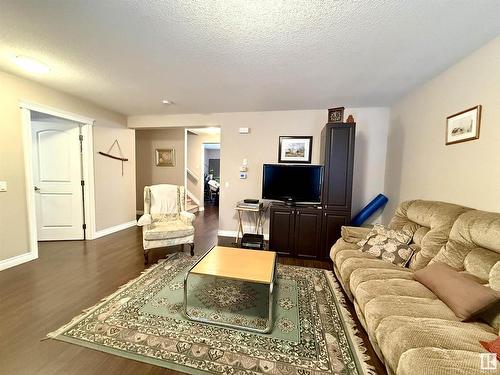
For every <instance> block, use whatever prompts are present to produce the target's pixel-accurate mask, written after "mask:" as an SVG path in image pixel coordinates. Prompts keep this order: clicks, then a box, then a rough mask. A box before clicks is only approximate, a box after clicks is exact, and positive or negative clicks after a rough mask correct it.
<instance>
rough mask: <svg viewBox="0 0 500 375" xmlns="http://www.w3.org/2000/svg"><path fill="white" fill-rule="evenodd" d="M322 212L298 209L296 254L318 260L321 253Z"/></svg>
mask: <svg viewBox="0 0 500 375" xmlns="http://www.w3.org/2000/svg"><path fill="white" fill-rule="evenodd" d="M320 238H321V210H318V209H300V208H299V209H297V213H296V215H295V241H294V250H295V254H296V255H297V256H300V257H308V258H316V257H318V255H319V254H320V253H321V246H320Z"/></svg>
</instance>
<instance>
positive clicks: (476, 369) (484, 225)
mask: <svg viewBox="0 0 500 375" xmlns="http://www.w3.org/2000/svg"><path fill="white" fill-rule="evenodd" d="M389 227H391V228H392V229H409V230H411V231H412V233H413V240H412V245H411V246H412V247H414V249H415V251H416V254H415V255H414V256H413V258H412V260H411V261H410V264H409V268H401V267H397V266H394V265H392V264H391V263H389V262H386V261H383V260H379V259H376V258H374V257H373V256H371V255H369V254H366V253H362V252H361V251H360V250H359V247H358V246H357V245H356V243H357V242H359V241H360V240H361V239H362V238H364V236H365V235H366V234H367V232H368V231H369V229H367V228H354V227H343V228H342V238H341V239H339V240H338V241H337V243H336V244H335V245H334V246H333V247H332V249H331V253H330V257H331V259H332V260H333V264H334V271H335V274H336V275H337V278H338V279H339V281H340V283H341V285H342V287H343V288H344V290H345V292H346V294H347V295H348V297H349V298H350V299H351V301H352V302H353V303H354V307H355V310H356V313H357V315H358V317H359V320H360V322H361V324H362V325H363V327H364V328H365V330H366V331H367V333H368V336H369V338H370V341H371V342H372V344H373V347H374V349H375V351H376V352H377V354H378V356H379V357H380V359H381V360H382V362H384V364H385V366H386V368H387V371H388V373H389V374H401V375H419V374H422V375H424V374H425V375H428V374H436V375H439V374H453V375H457V374H464V375H465V374H495V373H498V374H500V364H499V366H498V368H499V370H497V371H495V370H493V371H491V370H490V371H486V372H485V371H481V369H480V355H479V353H486V350H485V349H484V348H483V347H482V346H481V345H480V344H479V340H483V341H491V340H494V339H495V338H496V337H497V335H498V331H499V328H500V314H498V316H497V315H496V314H495V312H493V313H490V314H489V316H486V317H484V316H483V319H484V321H483V320H479V319H477V320H475V321H471V322H461V321H460V320H459V318H457V317H456V316H455V314H454V313H453V312H452V311H451V310H450V309H449V308H448V307H447V306H446V305H445V304H444V303H443V302H442V301H441V300H440V299H439V298H438V297H437V296H436V295H434V294H433V293H432V292H431V291H430V290H429V289H427V288H426V287H425V286H424V285H422V284H420V283H419V282H418V281H416V280H414V277H413V272H414V271H415V270H418V269H421V268H423V267H425V266H426V265H427V264H429V263H431V262H444V263H446V264H448V265H450V266H452V267H454V268H456V269H458V270H460V271H462V272H467V273H469V274H471V275H474V276H475V277H477V278H478V279H480V280H481V282H482V283H484V284H489V286H490V287H492V288H493V289H496V290H500V214H499V213H490V212H484V211H478V210H472V209H469V208H466V207H461V206H458V205H454V204H449V203H443V202H433V201H422V200H414V201H407V202H403V203H402V204H401V205H400V206H399V207H398V208H397V210H396V213H395V215H394V217H393V218H392V220H391V222H390V223H389ZM485 321H487V322H488V323H485Z"/></svg>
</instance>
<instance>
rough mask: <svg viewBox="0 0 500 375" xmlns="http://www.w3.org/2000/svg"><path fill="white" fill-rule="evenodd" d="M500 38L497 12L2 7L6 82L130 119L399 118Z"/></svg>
mask: <svg viewBox="0 0 500 375" xmlns="http://www.w3.org/2000/svg"><path fill="white" fill-rule="evenodd" d="M499 34H500V1H498V0H475V1H470V0H399V1H397V0H364V1H355V0H345V1H340V0H338V1H320V0H316V1H314V0H309V1H307V0H302V1H300V0H296V1H291V0H281V1H280V0H274V1H271V0H270V1H264V0H261V1H258V0H253V1H251V0H224V1H222V0H220V1H209V0H199V1H180V0H179V1H173V0H171V1H153V0H148V1H146V0H142V1H119V0H70V1H65V0H58V1H55V0H44V1H40V0H0V69H2V70H5V71H9V72H13V73H15V74H19V75H25V73H23V72H21V71H20V70H19V69H18V68H17V67H16V66H14V65H13V63H12V62H11V58H12V57H13V56H15V55H27V56H31V57H34V58H37V59H39V60H41V61H44V62H46V63H47V64H49V65H50V66H51V67H52V70H51V72H50V73H49V74H46V75H44V76H31V75H26V76H27V77H30V78H32V79H35V80H37V81H40V82H42V83H44V84H46V85H48V86H52V87H54V88H57V89H60V90H63V91H66V92H69V93H72V94H74V95H77V96H80V97H83V98H86V99H89V100H91V101H93V102H96V103H99V104H101V105H102V106H104V107H108V108H111V109H114V110H116V111H119V112H121V113H124V114H166V113H207V112H230V111H263V110H286V109H318V108H327V107H330V106H337V105H345V106H372V105H387V104H390V103H391V102H393V101H394V100H395V99H396V98H398V97H400V96H401V95H402V94H404V93H405V92H407V91H408V90H409V89H411V88H412V87H414V86H415V85H417V84H419V83H421V82H423V81H425V80H427V79H429V78H430V77H432V76H434V75H436V74H437V73H439V72H441V71H442V70H444V69H445V68H446V67H448V66H450V65H451V64H453V63H454V62H456V61H457V60H459V59H460V58H461V57H463V56H465V55H467V54H468V53H470V52H472V51H473V50H475V49H477V48H478V47H480V46H481V45H483V44H485V43H486V42H488V41H489V40H491V39H493V38H494V37H495V36H497V35H499ZM163 98H168V99H170V100H173V101H174V102H175V103H176V104H174V105H171V106H165V105H163V104H162V103H161V99H163Z"/></svg>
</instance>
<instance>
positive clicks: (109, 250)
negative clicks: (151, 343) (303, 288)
mask: <svg viewBox="0 0 500 375" xmlns="http://www.w3.org/2000/svg"><path fill="white" fill-rule="evenodd" d="M195 227H196V232H195V233H196V234H195V253H196V254H202V253H204V252H205V251H207V250H208V249H210V248H211V247H212V246H213V245H215V244H216V243H217V241H218V239H217V228H218V210H217V208H216V207H213V206H207V207H206V210H205V211H204V212H200V213H198V214H197V218H196V220H195ZM221 242H230V240H228V239H221ZM185 251H186V252H188V251H189V250H188V247H187V246H186V250H185ZM166 253H167V251H166V250H164V249H156V250H152V251H151V252H150V264H153V263H154V262H156V261H157V260H158V259H161V258H163V257H164V256H165V254H166ZM280 262H281V263H286V264H293V265H300V266H308V267H319V268H326V269H331V264H330V263H329V262H318V261H307V260H298V259H291V258H284V259H280ZM143 270H144V258H143V253H142V233H141V230H140V228H130V229H126V230H124V231H121V232H118V233H115V234H112V235H109V236H106V237H103V238H100V239H97V240H94V241H87V242H84V241H61V242H41V243H40V246H39V259H38V260H36V261H32V262H29V263H25V264H23V265H20V266H18V267H14V268H11V269H8V270H5V271H2V272H0V337H1V340H0V374H2V375H11V374H12V375H24V374H30V375H31V374H50V375H52V374H66V375H67V374H71V375H72V374H85V375H91V374H106V375H107V374H120V375H128V374H130V375H132V374H133V375H138V374H147V375H154V374H178V372H176V371H172V370H168V369H164V368H160V367H156V366H152V365H148V364H145V363H141V362H136V361H132V360H128V359H125V358H121V357H118V356H114V355H110V354H106V353H102V352H99V351H95V350H91V349H86V348H83V347H80V346H76V345H71V344H67V343H63V342H60V341H56V340H44V341H42V339H44V338H45V335H46V334H47V333H48V332H51V331H53V330H55V329H57V328H59V327H60V326H62V325H63V324H65V323H67V322H68V321H70V320H71V319H72V318H73V317H74V316H76V315H78V314H80V312H81V311H82V310H83V309H85V308H88V307H90V306H92V305H94V304H95V303H97V302H98V301H99V300H100V299H102V298H104V297H106V296H108V295H109V294H111V293H113V292H114V291H115V290H116V289H117V288H118V287H119V286H120V285H123V284H125V283H126V282H127V281H129V280H130V279H132V278H134V277H137V276H138V275H139V274H140V273H141V271H143ZM351 313H352V314H353V316H355V314H354V312H353V311H352V309H351ZM362 336H363V339H364V340H365V343H366V345H367V347H368V348H369V349H368V354H369V355H370V357H371V358H372V361H371V362H372V364H373V365H374V366H375V367H376V370H377V373H380V374H384V373H385V370H384V368H383V366H382V365H381V363H380V361H378V359H377V358H376V356H375V354H374V352H373V350H372V349H371V346H370V345H369V343H368V341H367V338H366V335H364V334H363V335H362Z"/></svg>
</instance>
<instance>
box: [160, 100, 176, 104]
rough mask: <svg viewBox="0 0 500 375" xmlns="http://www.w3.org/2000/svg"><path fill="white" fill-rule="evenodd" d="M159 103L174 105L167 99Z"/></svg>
mask: <svg viewBox="0 0 500 375" xmlns="http://www.w3.org/2000/svg"><path fill="white" fill-rule="evenodd" d="M161 102H162V103H163V104H174V102H173V101H171V100H168V99H163V100H162V101H161Z"/></svg>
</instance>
